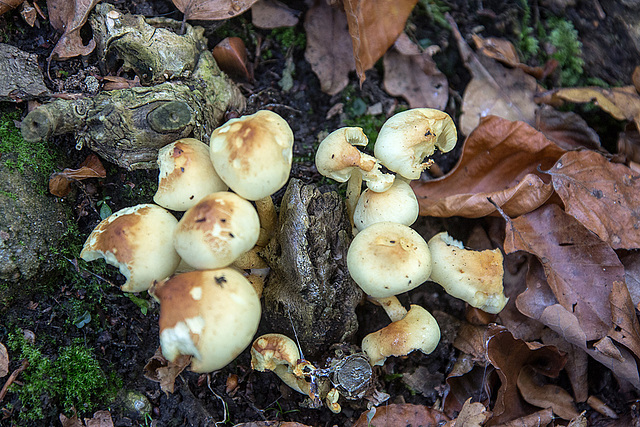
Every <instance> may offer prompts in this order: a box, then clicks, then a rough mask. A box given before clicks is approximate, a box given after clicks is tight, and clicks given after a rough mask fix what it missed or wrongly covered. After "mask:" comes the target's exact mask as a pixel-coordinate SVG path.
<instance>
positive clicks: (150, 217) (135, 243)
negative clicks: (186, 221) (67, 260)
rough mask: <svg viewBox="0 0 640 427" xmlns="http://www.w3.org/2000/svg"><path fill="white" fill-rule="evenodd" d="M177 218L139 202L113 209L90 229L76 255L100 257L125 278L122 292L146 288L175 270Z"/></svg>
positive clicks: (176, 265) (178, 258)
mask: <svg viewBox="0 0 640 427" xmlns="http://www.w3.org/2000/svg"><path fill="white" fill-rule="evenodd" d="M177 224H178V220H177V219H176V218H175V217H174V216H173V215H171V213H169V212H168V211H167V210H166V209H164V208H161V207H160V206H156V205H152V204H141V205H137V206H132V207H130V208H125V209H122V210H119V211H118V212H115V213H113V214H112V215H110V216H109V217H108V218H106V219H104V220H103V221H102V222H100V223H99V224H98V225H97V226H96V228H94V229H93V231H92V232H91V234H90V235H89V237H88V238H87V241H86V242H85V243H84V247H83V248H82V252H80V258H82V259H83V260H85V261H93V260H95V259H99V258H104V259H105V261H106V262H107V264H110V265H113V266H115V267H118V268H119V270H120V273H122V274H123V275H124V277H126V278H127V281H126V282H125V284H124V285H122V290H123V291H125V292H141V291H146V290H147V289H149V287H150V286H151V284H152V283H153V281H154V280H162V279H164V278H166V277H168V276H170V275H171V274H173V272H174V271H175V269H176V268H177V267H178V264H179V263H180V257H179V256H178V254H177V252H176V251H175V249H174V247H173V232H174V230H175V228H176V226H177Z"/></svg>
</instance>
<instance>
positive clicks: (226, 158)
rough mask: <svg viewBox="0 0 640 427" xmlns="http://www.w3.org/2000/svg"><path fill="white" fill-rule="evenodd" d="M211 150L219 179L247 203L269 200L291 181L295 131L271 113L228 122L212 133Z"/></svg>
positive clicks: (261, 113)
mask: <svg viewBox="0 0 640 427" xmlns="http://www.w3.org/2000/svg"><path fill="white" fill-rule="evenodd" d="M209 148H210V156H211V161H212V163H213V167H214V168H215V170H216V172H217V173H218V175H219V176H220V178H222V180H223V181H224V182H226V183H227V185H228V186H229V188H231V189H232V190H233V191H234V192H236V193H238V194H239V195H240V196H242V197H244V198H245V199H248V200H258V199H262V198H263V197H267V196H269V195H271V194H273V193H275V192H276V191H278V190H279V189H280V188H281V187H282V186H283V185H284V184H285V183H286V182H287V179H289V173H290V172H291V162H292V158H293V131H292V130H291V128H290V127H289V124H288V123H287V122H286V121H285V120H284V119H283V118H282V117H280V116H279V115H278V114H276V113H274V112H272V111H268V110H260V111H258V112H257V113H255V114H252V115H249V116H242V117H239V118H237V119H231V120H229V121H228V122H226V123H225V124H223V125H222V126H220V127H219V128H217V129H216V130H214V131H213V133H212V134H211V141H210V143H209Z"/></svg>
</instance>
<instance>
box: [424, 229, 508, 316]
mask: <svg viewBox="0 0 640 427" xmlns="http://www.w3.org/2000/svg"><path fill="white" fill-rule="evenodd" d="M429 249H430V250H431V256H432V258H433V267H432V270H431V277H430V279H431V280H433V281H434V282H436V283H438V284H440V285H441V286H442V287H443V288H444V290H445V291H447V293H448V294H449V295H451V296H454V297H456V298H460V299H461V300H463V301H466V302H467V303H469V304H470V305H471V306H473V307H476V308H479V309H480V310H483V311H486V312H487V313H492V314H496V313H499V312H500V311H501V310H502V309H503V308H504V306H505V305H506V304H507V301H508V300H509V299H508V298H506V297H505V296H504V293H503V284H502V281H503V277H504V268H503V265H502V260H503V257H502V252H500V250H499V249H494V250H485V251H472V250H468V249H465V248H464V246H463V245H462V243H461V242H459V241H457V240H455V239H453V238H452V237H451V236H449V234H447V233H446V232H442V233H438V234H436V235H435V236H433V237H432V238H431V239H430V240H429Z"/></svg>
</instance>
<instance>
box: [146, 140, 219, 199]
mask: <svg viewBox="0 0 640 427" xmlns="http://www.w3.org/2000/svg"><path fill="white" fill-rule="evenodd" d="M158 166H159V168H160V172H159V174H158V191H156V194H155V196H153V201H154V202H156V203H157V204H159V205H160V206H162V207H164V208H167V209H171V210H174V211H186V210H187V209H189V208H190V207H192V206H193V205H195V204H196V203H198V201H199V200H200V199H201V198H203V197H204V196H206V195H207V194H211V193H215V192H218V191H226V190H227V188H228V187H227V185H226V184H225V183H224V182H223V181H222V180H221V179H220V177H219V176H218V174H217V173H216V171H215V169H214V168H213V164H212V163H211V158H210V157H209V146H208V145H207V144H205V143H203V142H200V141H198V140H197V139H194V138H184V139H180V140H178V141H175V142H173V143H171V144H168V145H166V146H164V147H162V148H161V149H160V151H159V152H158Z"/></svg>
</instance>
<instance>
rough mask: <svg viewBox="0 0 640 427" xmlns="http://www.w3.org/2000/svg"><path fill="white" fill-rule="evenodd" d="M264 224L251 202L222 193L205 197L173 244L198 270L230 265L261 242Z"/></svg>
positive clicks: (189, 214)
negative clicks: (261, 224)
mask: <svg viewBox="0 0 640 427" xmlns="http://www.w3.org/2000/svg"><path fill="white" fill-rule="evenodd" d="M259 233H260V221H259V219H258V214H257V213H256V210H255V209H254V207H253V205H251V203H250V202H248V201H247V200H245V199H243V198H242V197H240V196H238V195H237V194H234V193H231V192H228V191H221V192H218V193H212V194H209V195H208V196H205V197H203V198H202V199H201V200H200V201H199V202H198V203H197V204H196V205H195V206H193V207H191V208H189V210H187V211H186V212H185V214H184V215H183V216H182V218H181V219H180V222H178V225H177V226H176V229H175V233H174V238H173V242H174V245H175V248H176V251H178V254H180V256H181V257H182V259H183V260H184V261H185V262H186V263H187V264H189V265H191V266H193V267H195V268H197V269H212V268H221V267H226V266H228V265H230V264H231V263H232V262H233V261H235V260H236V258H238V257H239V256H240V255H241V254H243V253H244V252H247V251H248V250H250V249H251V248H252V247H253V246H254V245H255V244H256V241H257V240H258V234H259Z"/></svg>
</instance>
